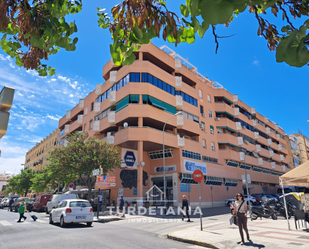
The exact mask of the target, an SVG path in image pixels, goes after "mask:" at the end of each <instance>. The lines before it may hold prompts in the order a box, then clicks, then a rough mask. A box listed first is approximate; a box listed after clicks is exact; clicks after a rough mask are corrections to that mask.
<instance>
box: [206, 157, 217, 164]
mask: <svg viewBox="0 0 309 249" xmlns="http://www.w3.org/2000/svg"><path fill="white" fill-rule="evenodd" d="M203 161H204V162H210V163H218V159H217V158H212V157H208V156H203Z"/></svg>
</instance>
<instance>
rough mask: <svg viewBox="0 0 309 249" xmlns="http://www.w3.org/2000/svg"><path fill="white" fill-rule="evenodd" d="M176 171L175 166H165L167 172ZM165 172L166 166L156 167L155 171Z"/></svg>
mask: <svg viewBox="0 0 309 249" xmlns="http://www.w3.org/2000/svg"><path fill="white" fill-rule="evenodd" d="M171 171H176V167H175V166H167V167H165V172H171ZM159 172H164V167H155V173H159Z"/></svg>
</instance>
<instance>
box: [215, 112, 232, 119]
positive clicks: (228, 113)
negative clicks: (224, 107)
mask: <svg viewBox="0 0 309 249" xmlns="http://www.w3.org/2000/svg"><path fill="white" fill-rule="evenodd" d="M216 113H222V114H227V115H230V116H231V117H233V118H234V117H235V116H234V115H232V114H231V113H228V112H216Z"/></svg>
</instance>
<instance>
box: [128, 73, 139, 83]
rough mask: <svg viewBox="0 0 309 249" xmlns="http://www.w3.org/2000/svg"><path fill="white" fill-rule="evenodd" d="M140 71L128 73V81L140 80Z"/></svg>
mask: <svg viewBox="0 0 309 249" xmlns="http://www.w3.org/2000/svg"><path fill="white" fill-rule="evenodd" d="M140 75H141V74H140V73H130V82H140Z"/></svg>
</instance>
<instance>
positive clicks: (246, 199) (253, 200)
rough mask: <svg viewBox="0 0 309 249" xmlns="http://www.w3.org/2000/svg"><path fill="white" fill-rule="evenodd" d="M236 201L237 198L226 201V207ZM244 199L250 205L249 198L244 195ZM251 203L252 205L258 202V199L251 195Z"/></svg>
mask: <svg viewBox="0 0 309 249" xmlns="http://www.w3.org/2000/svg"><path fill="white" fill-rule="evenodd" d="M235 199H236V198H235V197H234V198H231V199H227V200H225V205H227V206H229V205H230V204H232V203H233V202H234V201H235ZM244 199H245V201H246V202H247V203H248V196H247V195H244ZM250 202H251V204H252V203H255V202H256V199H255V198H254V197H253V196H251V195H250Z"/></svg>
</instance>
